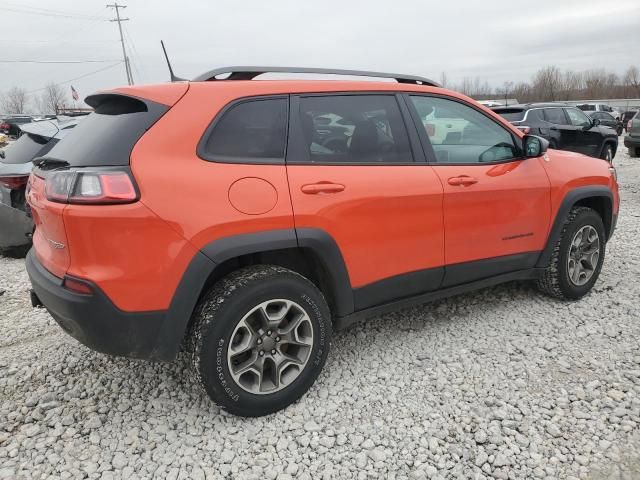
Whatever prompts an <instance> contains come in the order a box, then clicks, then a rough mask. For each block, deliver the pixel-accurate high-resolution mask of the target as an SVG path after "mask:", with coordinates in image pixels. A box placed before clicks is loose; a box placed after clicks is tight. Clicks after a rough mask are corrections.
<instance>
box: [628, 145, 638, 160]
mask: <svg viewBox="0 0 640 480" xmlns="http://www.w3.org/2000/svg"><path fill="white" fill-rule="evenodd" d="M629 156H630V157H632V158H636V157H640V148H633V147H630V148H629Z"/></svg>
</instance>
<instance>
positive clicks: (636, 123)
mask: <svg viewBox="0 0 640 480" xmlns="http://www.w3.org/2000/svg"><path fill="white" fill-rule="evenodd" d="M627 132H628V135H627V136H625V137H624V146H625V147H627V148H628V149H629V156H630V157H640V115H636V116H635V117H633V118H632V119H631V120H629V125H628V129H627Z"/></svg>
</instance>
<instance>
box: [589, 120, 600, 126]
mask: <svg viewBox="0 0 640 480" xmlns="http://www.w3.org/2000/svg"><path fill="white" fill-rule="evenodd" d="M591 124H592V125H593V126H594V127H597V126H598V125H600V119H599V118H593V119H591Z"/></svg>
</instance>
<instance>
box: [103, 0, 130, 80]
mask: <svg viewBox="0 0 640 480" xmlns="http://www.w3.org/2000/svg"><path fill="white" fill-rule="evenodd" d="M107 8H113V9H115V11H116V18H112V19H111V20H109V21H110V22H118V30H119V31H120V43H121V44H122V58H123V60H124V69H125V70H126V73H127V82H129V85H133V75H132V74H131V66H130V65H129V57H127V50H126V49H125V48H124V36H123V35H122V22H128V21H129V19H128V18H120V9H121V8H127V6H126V5H120V4H118V3H117V2H114V3H111V4H107Z"/></svg>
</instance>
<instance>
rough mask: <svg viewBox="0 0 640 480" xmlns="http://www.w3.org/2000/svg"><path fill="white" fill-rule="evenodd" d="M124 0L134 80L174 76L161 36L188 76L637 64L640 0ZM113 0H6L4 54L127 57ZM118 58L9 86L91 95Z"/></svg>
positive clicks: (12, 78)
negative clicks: (257, 70) (231, 68)
mask: <svg viewBox="0 0 640 480" xmlns="http://www.w3.org/2000/svg"><path fill="white" fill-rule="evenodd" d="M121 2H122V3H124V4H126V5H128V8H126V9H125V10H124V12H123V13H124V15H125V16H127V17H129V18H130V19H131V20H130V21H128V22H126V23H125V24H123V25H125V34H126V35H125V40H127V43H128V45H127V47H128V48H129V56H130V58H131V62H132V65H133V75H134V80H135V81H136V83H151V82H162V81H166V80H167V79H168V72H167V69H166V65H165V63H164V59H163V57H162V53H161V50H160V39H163V40H164V41H165V43H166V45H167V49H168V51H169V55H170V57H171V59H172V63H173V67H174V70H175V71H176V74H178V75H179V76H183V77H188V78H190V77H193V76H195V75H197V74H199V73H202V72H204V71H206V70H209V69H211V68H215V67H218V66H225V65H252V64H253V65H285V66H290V65H296V66H315V67H336V68H350V69H362V70H377V71H391V72H400V73H407V74H416V75H424V76H427V77H431V78H433V79H436V80H437V79H438V78H439V77H440V74H441V72H443V71H445V72H447V75H448V78H449V81H453V82H456V81H459V80H460V79H461V78H462V77H464V76H472V77H475V76H480V77H481V78H482V79H483V80H487V81H488V82H489V83H490V84H491V85H492V86H494V87H495V86H498V85H500V84H501V83H502V82H504V81H505V80H514V81H519V80H529V79H530V77H531V74H532V73H533V72H535V71H536V70H537V69H538V68H540V67H542V66H546V65H551V64H552V65H556V66H558V67H559V68H561V69H563V70H564V69H574V70H584V69H589V68H600V67H603V68H607V69H608V70H612V71H615V72H616V73H618V74H622V73H623V72H624V70H625V69H626V68H627V67H628V66H629V65H631V64H636V65H638V66H640V1H638V0H615V1H613V0H611V1H602V0H537V1H536V2H516V1H513V0H484V1H472V0H458V1H456V0H448V1H446V0H445V1H442V0H439V1H425V0H397V1H394V2H389V1H384V2H383V1H380V0H368V1H358V0H323V1H312V0H241V1H232V0H228V1H220V0H185V1H178V2H176V1H172V2H168V1H162V2H161V1H143V0H121ZM105 3H106V1H98V0H56V1H55V2H53V1H51V0H0V18H2V22H1V23H0V45H2V47H0V60H37V61H52V60H65V61H78V60H113V61H114V62H117V61H119V60H121V58H122V53H121V49H120V43H119V37H118V32H117V25H116V24H115V23H112V22H109V21H107V20H106V19H108V18H111V17H112V16H113V15H114V12H113V10H111V9H107V8H106V7H105ZM27 11H29V12H31V13H26V12H27ZM34 12H38V13H39V14H34ZM68 13H69V14H73V15H78V16H80V18H77V17H74V18H68V17H66V16H64V14H68ZM110 65H112V63H83V64H63V65H55V64H26V63H0V92H1V91H4V90H8V89H9V88H10V87H12V86H16V85H17V86H21V87H24V88H26V89H27V90H28V91H30V92H34V93H35V94H37V93H39V91H38V90H39V89H42V87H44V85H45V84H46V83H47V82H51V81H53V82H55V83H61V82H65V83H64V85H63V87H64V88H65V89H66V91H69V85H70V84H72V85H73V86H74V87H75V88H76V90H77V91H78V92H79V94H80V96H81V97H84V96H86V95H88V94H90V93H91V92H93V91H95V90H98V89H104V88H110V87H114V86H118V85H123V84H125V83H126V77H125V73H124V66H123V65H122V64H120V65H116V66H113V67H111V68H108V67H109V66H110ZM101 68H106V70H104V71H102V72H99V73H95V74H92V75H87V74H89V73H90V72H94V71H96V70H98V69H101ZM85 75H87V76H85ZM81 76H84V78H79V79H77V80H73V81H71V82H68V80H71V79H75V78H77V77H81Z"/></svg>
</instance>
